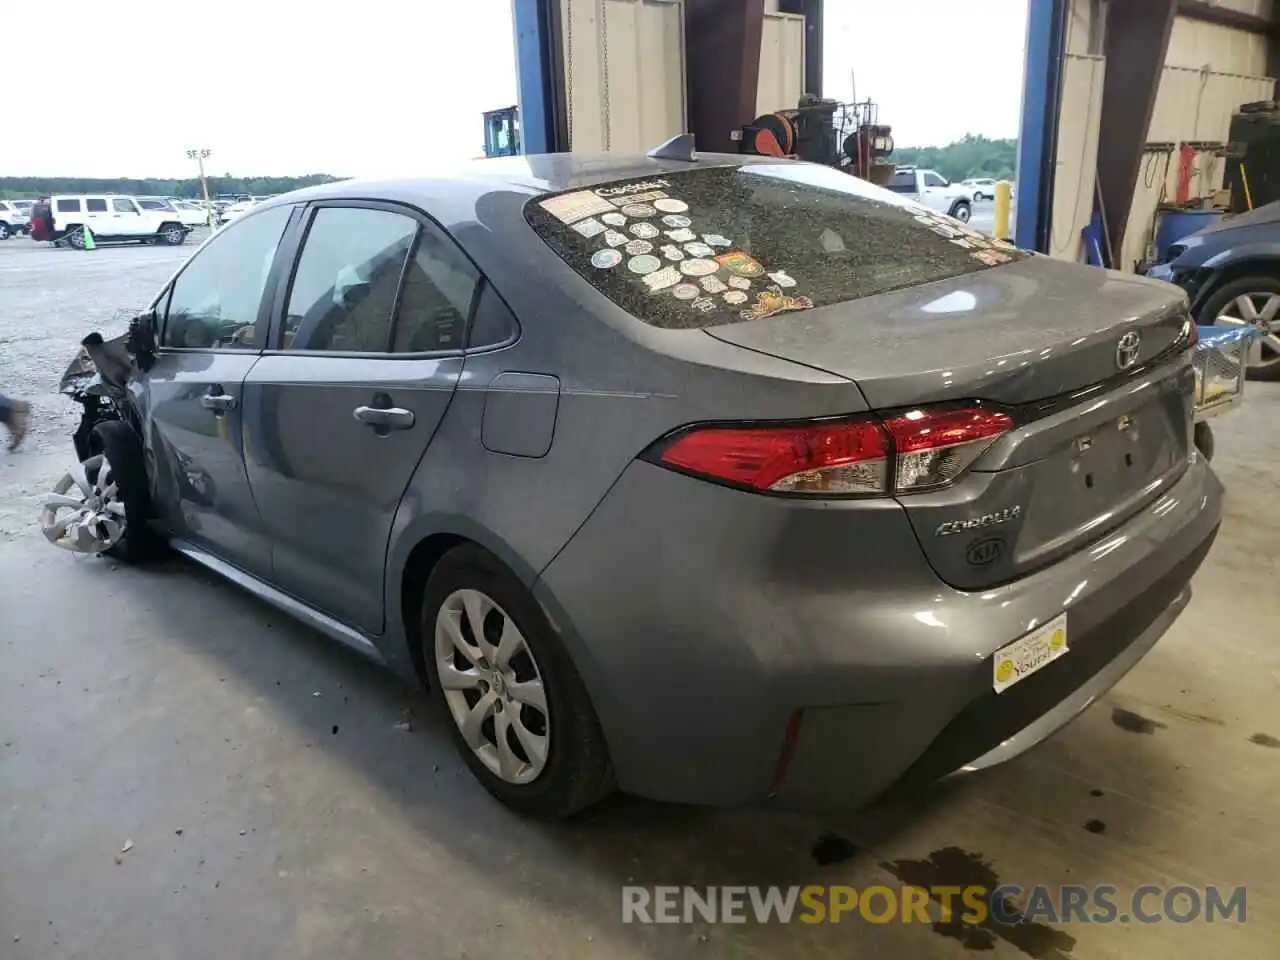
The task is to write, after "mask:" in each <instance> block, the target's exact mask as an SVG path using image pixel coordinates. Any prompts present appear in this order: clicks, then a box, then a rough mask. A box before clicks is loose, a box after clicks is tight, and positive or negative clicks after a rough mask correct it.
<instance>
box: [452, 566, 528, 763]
mask: <svg viewBox="0 0 1280 960" xmlns="http://www.w3.org/2000/svg"><path fill="white" fill-rule="evenodd" d="M435 653H436V674H437V676H438V677H439V678H440V686H441V687H442V688H443V689H442V690H441V691H440V692H441V694H442V695H443V696H444V698H445V704H446V705H447V706H448V708H449V714H450V716H452V717H453V721H454V723H456V724H457V725H458V730H459V731H461V733H462V739H463V740H464V741H465V742H466V744H467V746H468V747H470V748H471V751H472V752H473V753H474V754H475V755H476V756H477V757H478V758H479V759H480V761H481V762H482V763H483V764H484V765H485V766H486V767H488V769H489V770H490V771H492V772H493V774H494V775H495V776H497V777H499V778H501V779H502V780H505V781H506V782H507V783H515V784H524V783H531V782H533V781H534V780H536V779H537V778H538V776H539V775H540V774H541V773H542V771H543V769H544V768H545V767H546V765H547V757H548V754H549V752H550V747H551V716H550V712H549V709H548V707H547V694H546V688H545V687H544V686H543V682H542V672H541V671H540V670H539V669H538V664H537V661H536V660H534V658H533V651H532V650H531V649H530V648H529V644H528V643H527V642H526V641H525V638H524V636H523V635H522V634H521V633H520V630H519V628H518V627H517V626H516V624H515V621H513V620H512V619H511V617H510V616H509V615H508V614H507V612H506V611H505V610H503V609H502V608H501V607H500V606H498V604H497V603H496V602H495V601H494V600H493V598H492V597H490V596H489V595H488V594H485V593H483V592H481V591H480V590H471V589H463V590H455V591H454V592H453V593H451V594H449V596H447V597H445V599H444V603H442V604H441V605H440V610H439V612H438V613H437V614H436V642H435Z"/></svg>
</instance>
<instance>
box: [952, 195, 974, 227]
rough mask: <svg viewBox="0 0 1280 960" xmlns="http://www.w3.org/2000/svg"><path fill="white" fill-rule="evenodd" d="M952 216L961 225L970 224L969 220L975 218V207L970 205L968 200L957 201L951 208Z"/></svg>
mask: <svg viewBox="0 0 1280 960" xmlns="http://www.w3.org/2000/svg"><path fill="white" fill-rule="evenodd" d="M951 216H953V217H955V218H956V219H957V220H959V221H960V222H961V223H968V222H969V218H970V217H971V216H973V207H971V206H970V205H969V201H968V200H957V201H956V202H955V204H954V205H953V206H952V207H951Z"/></svg>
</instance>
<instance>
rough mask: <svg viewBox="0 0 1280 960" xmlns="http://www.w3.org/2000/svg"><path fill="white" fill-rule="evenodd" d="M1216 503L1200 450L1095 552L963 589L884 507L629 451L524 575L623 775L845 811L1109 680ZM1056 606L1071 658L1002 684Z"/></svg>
mask: <svg viewBox="0 0 1280 960" xmlns="http://www.w3.org/2000/svg"><path fill="white" fill-rule="evenodd" d="M1221 499H1222V487H1221V485H1220V484H1219V482H1218V480H1217V478H1216V477H1215V476H1214V475H1213V473H1212V472H1211V471H1210V469H1209V468H1208V465H1207V463H1206V462H1205V461H1204V460H1203V459H1202V458H1197V459H1196V460H1195V461H1194V462H1193V463H1192V464H1191V465H1190V466H1189V467H1188V469H1187V471H1186V473H1185V474H1184V475H1183V477H1182V478H1181V479H1180V480H1179V481H1178V482H1177V483H1176V484H1175V486H1174V487H1173V488H1171V489H1170V491H1169V492H1168V493H1167V494H1166V495H1164V496H1162V497H1161V498H1159V499H1158V500H1157V501H1155V502H1154V503H1152V504H1150V505H1149V506H1148V507H1147V508H1145V509H1144V510H1143V511H1142V512H1140V513H1139V514H1138V515H1137V516H1135V517H1133V518H1132V519H1131V520H1130V521H1129V522H1128V523H1126V524H1125V525H1124V526H1123V527H1121V528H1119V529H1117V530H1115V531H1112V532H1111V533H1110V534H1108V535H1107V536H1106V537H1105V538H1103V539H1102V540H1100V541H1098V542H1097V543H1095V544H1094V545H1093V546H1091V547H1090V548H1088V549H1086V550H1082V551H1080V552H1078V553H1076V554H1074V555H1072V556H1070V557H1068V558H1066V559H1064V560H1061V561H1059V562H1058V563H1056V564H1054V565H1053V566H1052V567H1049V568H1047V569H1045V570H1042V571H1040V572H1038V573H1036V574H1034V575H1032V576H1028V577H1025V578H1023V579H1021V580H1018V581H1016V582H1014V583H1010V584H1006V585H1004V586H1001V587H997V588H994V589H992V590H988V591H985V592H981V593H979V592H971V593H970V592H963V591H957V590H955V589H953V588H950V587H948V586H946V585H944V584H942V583H941V581H939V580H938V579H937V577H936V575H934V573H933V571H932V569H931V568H929V566H928V565H927V563H926V562H925V560H924V558H923V554H922V553H921V551H920V548H919V545H918V543H917V542H916V540H915V538H914V536H913V535H912V533H911V530H910V527H909V525H908V522H907V519H906V516H905V513H904V512H903V510H902V508H901V507H900V506H898V505H897V504H896V503H891V502H867V501H862V502H860V503H853V504H832V503H829V502H828V503H816V502H814V503H809V504H804V505H799V504H797V503H796V502H794V501H782V500H778V499H776V498H770V497H761V496H756V495H753V494H746V493H739V492H736V491H732V490H727V489H724V488H720V487H716V486H714V485H711V484H706V483H702V482H700V481H697V480H692V479H690V478H687V477H683V476H678V475H676V474H674V473H670V472H668V471H665V470H662V469H661V468H658V467H655V466H652V465H649V464H645V463H636V464H633V465H632V466H631V467H629V468H628V470H627V472H626V473H624V475H623V477H622V478H621V479H620V480H619V481H618V483H617V484H616V485H615V487H614V488H613V490H612V491H611V492H610V494H609V495H608V496H607V497H606V498H605V501H604V502H603V503H602V504H601V505H600V507H599V508H597V510H596V511H595V513H594V514H593V515H592V517H591V518H590V519H589V520H588V521H587V523H586V524H584V525H583V527H582V529H581V530H580V531H579V532H578V534H577V535H576V536H575V537H574V538H573V540H572V541H570V543H569V544H568V545H567V546H566V547H565V549H564V550H563V551H562V552H561V553H560V555H559V556H558V557H557V558H556V559H555V561H553V562H552V563H551V564H550V566H548V568H547V569H546V570H545V571H544V572H543V575H542V576H541V577H540V578H539V581H538V583H537V584H536V587H535V589H536V591H537V594H538V596H539V599H540V601H541V602H542V604H543V606H544V608H545V609H546V610H547V612H548V615H549V617H550V618H551V620H552V622H553V623H554V624H555V626H556V627H557V628H558V629H559V630H560V632H561V634H562V636H564V638H565V640H566V643H567V644H568V645H569V647H570V650H571V652H572V654H573V655H574V657H575V662H576V663H577V665H578V667H579V671H580V672H581V673H582V675H583V677H584V678H585V679H586V681H587V683H588V686H589V688H590V690H591V691H592V695H593V701H594V703H595V706H596V709H597V712H598V713H599V715H600V718H601V723H602V725H603V727H604V730H605V735H606V737H607V739H608V741H609V746H610V751H611V753H612V756H613V761H614V765H615V769H616V771H617V775H618V780H619V783H620V785H621V786H622V788H623V789H625V790H628V791H631V792H634V793H638V794H642V795H645V796H650V797H654V798H657V799H664V800H673V801H685V802H693V803H702V804H716V805H733V804H743V803H758V802H763V801H766V800H769V801H771V802H772V803H774V804H776V805H780V806H786V807H791V808H808V809H814V808H839V807H853V806H859V805H862V804H864V803H866V802H868V801H869V800H871V799H873V798H874V797H876V796H878V795H880V794H882V793H883V792H884V791H886V790H887V789H889V788H891V787H892V786H894V785H895V784H902V783H911V782H915V781H917V780H927V779H933V778H936V777H938V776H942V775H945V774H947V773H950V772H952V771H954V770H956V769H958V768H961V767H964V766H966V765H970V766H981V765H987V764H989V763H994V762H999V761H1000V760H1003V759H1007V758H1008V757H1009V756H1012V755H1016V753H1019V752H1021V751H1022V750H1023V749H1026V748H1027V746H1029V745H1031V743H1033V742H1036V741H1038V740H1040V739H1042V738H1043V737H1045V736H1047V735H1048V734H1049V733H1051V732H1053V730H1056V729H1057V728H1058V727H1060V726H1061V725H1062V724H1064V723H1066V722H1067V721H1068V720H1070V719H1071V717H1073V716H1075V714H1076V713H1078V712H1079V711H1080V710H1082V709H1084V707H1086V706H1087V705H1088V704H1089V703H1090V702H1092V699H1093V698H1095V697H1097V696H1098V695H1100V694H1101V693H1102V692H1104V691H1105V690H1106V689H1108V688H1109V687H1110V686H1111V685H1112V684H1114V683H1115V682H1116V681H1117V680H1118V679H1119V678H1120V677H1121V676H1123V674H1124V673H1125V672H1127V670H1128V669H1129V668H1130V667H1132V666H1133V664H1135V663H1136V662H1137V661H1138V660H1139V659H1140V658H1141V657H1142V656H1143V655H1144V654H1145V653H1146V651H1147V650H1148V649H1150V647H1151V646H1152V645H1153V644H1154V643H1155V642H1156V640H1158V639H1159V637H1160V635H1161V634H1162V633H1163V632H1164V631H1165V629H1167V628H1168V626H1169V624H1171V623H1172V622H1173V620H1174V619H1175V618H1176V617H1177V615H1178V613H1179V612H1180V611H1181V609H1182V607H1183V606H1185V604H1186V602H1187V599H1188V597H1189V593H1190V591H1189V588H1188V582H1189V580H1190V578H1191V576H1192V574H1194V572H1195V570H1196V569H1197V568H1198V567H1199V565H1200V563H1201V562H1202V561H1203V559H1204V557H1205V555H1206V554H1207V553H1208V550H1209V548H1210V546H1211V544H1212V542H1213V538H1214V535H1215V534H1216V531H1217V527H1218V523H1219V519H1220V516H1221ZM1064 610H1065V611H1067V614H1068V633H1069V643H1070V648H1071V649H1070V652H1069V653H1068V654H1067V655H1066V656H1063V657H1061V658H1060V659H1058V660H1056V661H1054V662H1053V663H1052V664H1050V665H1049V666H1048V667H1045V668H1044V669H1042V670H1041V671H1039V672H1038V673H1036V674H1033V675H1032V676H1030V677H1028V678H1027V679H1025V680H1023V681H1022V682H1020V683H1018V684H1016V685H1015V686H1013V687H1010V688H1008V689H1007V690H1006V691H1005V692H1004V693H1002V694H1000V695H999V696H997V695H995V694H994V692H993V691H992V688H991V677H992V665H991V656H992V654H993V653H994V652H995V651H996V650H998V649H999V648H1001V647H1003V646H1005V645H1006V644H1008V643H1009V642H1011V641H1013V640H1015V639H1017V638H1018V637H1020V636H1022V635H1023V634H1025V633H1026V632H1027V631H1028V630H1029V629H1032V628H1033V627H1034V626H1035V625H1037V624H1039V623H1044V622H1045V621H1047V620H1048V619H1051V618H1052V617H1054V616H1056V615H1058V614H1059V613H1060V612H1062V611H1064ZM797 711H799V712H800V716H801V722H800V726H799V735H798V737H797V738H796V740H795V743H794V749H793V750H792V752H791V757H790V762H789V764H788V766H787V769H786V774H785V776H784V777H783V778H782V780H781V782H780V783H778V782H776V776H777V771H778V761H779V756H780V754H781V752H782V748H783V743H784V739H785V735H786V730H787V725H788V721H789V719H790V718H791V717H792V716H793V715H794V714H795V713H796V712H797Z"/></svg>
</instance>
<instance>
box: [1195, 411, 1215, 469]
mask: <svg viewBox="0 0 1280 960" xmlns="http://www.w3.org/2000/svg"><path fill="white" fill-rule="evenodd" d="M1195 442H1196V449H1197V450H1199V451H1200V453H1201V455H1202V456H1203V457H1204V458H1205V459H1206V460H1212V459H1213V428H1212V427H1210V426H1209V424H1207V423H1204V422H1203V421H1201V422H1200V423H1197V424H1196V427H1195Z"/></svg>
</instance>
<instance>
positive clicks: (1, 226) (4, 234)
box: [0, 223, 9, 240]
mask: <svg viewBox="0 0 1280 960" xmlns="http://www.w3.org/2000/svg"><path fill="white" fill-rule="evenodd" d="M8 239H9V225H8V224H7V223H0V240H8Z"/></svg>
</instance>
